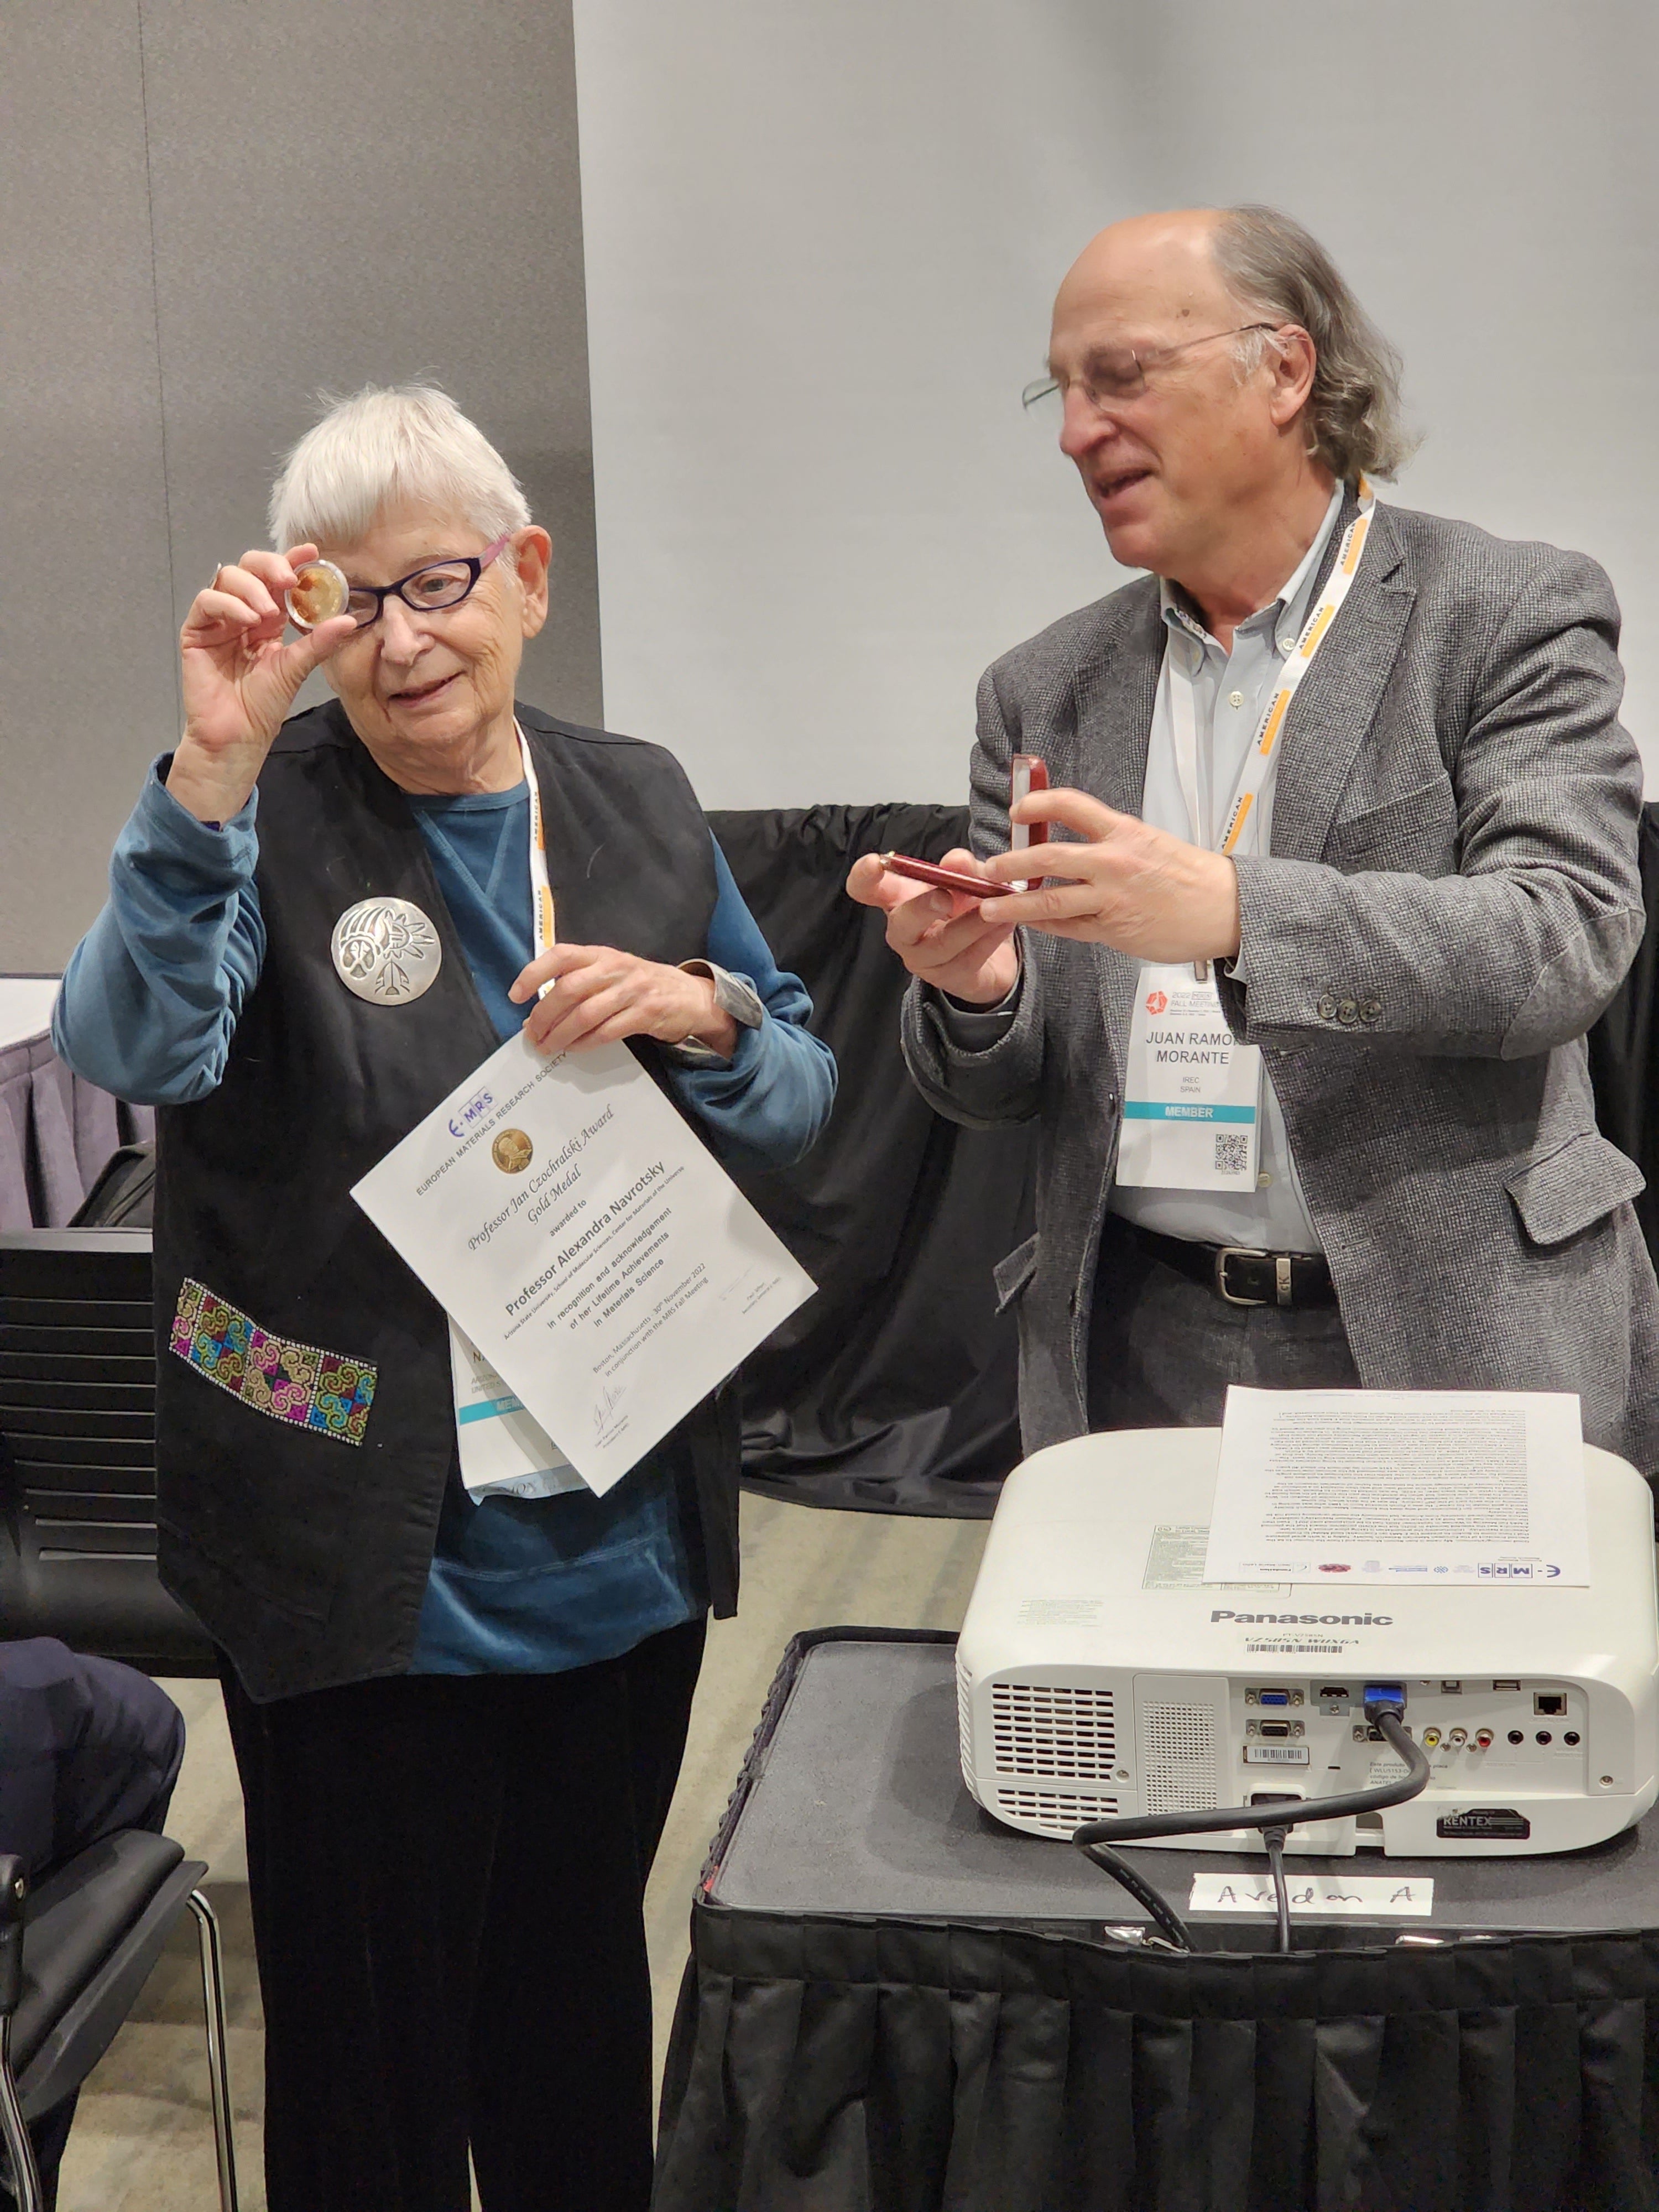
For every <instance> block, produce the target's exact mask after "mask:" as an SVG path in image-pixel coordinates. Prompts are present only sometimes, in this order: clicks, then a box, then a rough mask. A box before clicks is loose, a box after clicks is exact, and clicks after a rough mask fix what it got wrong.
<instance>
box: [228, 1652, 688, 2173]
mask: <svg viewBox="0 0 1659 2212" xmlns="http://www.w3.org/2000/svg"><path fill="white" fill-rule="evenodd" d="M703 1634H704V1624H703V1623H702V1621H701V1620H698V1621H696V1622H693V1623H690V1624H689V1625H688V1626H685V1627H684V1628H676V1629H670V1630H668V1631H667V1632H665V1633H664V1634H662V1635H659V1636H653V1637H651V1638H648V1639H647V1641H646V1642H645V1643H644V1644H641V1645H640V1646H639V1647H638V1649H637V1650H634V1651H632V1652H630V1653H629V1654H628V1655H627V1656H626V1657H624V1658H621V1659H616V1660H610V1661H606V1662H604V1663H603V1664H601V1665H598V1666H592V1667H583V1668H576V1669H574V1670H573V1671H572V1672H570V1673H568V1674H482V1675H438V1674H427V1675H405V1676H400V1677H398V1678H396V1679H394V1680H386V1681H375V1682H361V1683H353V1684H350V1685H349V1686H345V1687H343V1688H340V1689H333V1690H319V1691H316V1692H312V1693H311V1694H309V1695H307V1696H304V1697H296V1698H284V1699H278V1700H277V1701H276V1702H275V1703H274V1704H270V1705H255V1704H254V1703H253V1702H252V1699H249V1698H248V1697H247V1695H246V1692H244V1691H243V1690H242V1689H241V1687H240V1685H239V1684H238V1682H237V1680H236V1679H235V1676H234V1673H233V1672H232V1671H231V1669H230V1668H228V1666H227V1667H225V1668H224V1669H223V1679H224V1688H225V1705H226V1710H227V1712H228V1716H229V1720H230V1730H231V1738H232V1741H233V1742H234V1746H235V1751H236V1763H237V1766H238V1768H239V1770H240V1774H241V1780H242V1791H243V1796H244V1799H245V1801H246V1818H247V1846H248V1853H247V1855H248V1877H249V1882H250V1887H251V1891H252V1909H253V1932H254V1942H255V1947H256V1948H257V1951H258V1960H259V1984H260V1989H261V1991H262V1993H263V1996H264V2012H265V2176H266V2190H267V2198H268V2203H269V2205H270V2212H467V2206H468V2204H469V2202H470V2197H469V2193H468V2185H467V2152H468V2148H469V2146H470V2147H471V2154H472V2161H473V2166H474V2169H475V2171H476V2173H477V2183H478V2193H479V2197H480V2198H481V2200H482V2202H483V2205H484V2207H485V2208H486V2212H645V2207H646V2205H647V2201H648V2199H649V2197H650V2191H651V1987H650V1978H649V1974H648V1971H647V1964H646V1953H645V1929H644V1921H643V1915H642V1911H641V1900H642V1898H643V1894H644V1890H645V1881H646V1876H647V1873H648V1872H649V1870H650V1866H651V1860H652V1857H653V1853H654V1851H655V1850H656V1846H657V1842H658V1838H659V1836H660V1835H661V1833H662V1826H663V1822H664V1820H665V1817H666V1815H667V1812H668V1803H669V1800H670V1798H671V1796H672V1795H673V1790H674V1784H675V1780H676V1778H677V1777H678V1772H679V1765H680V1759H681V1755H682V1753H683V1752H684V1746H685V1731H686V1723H687V1720H688V1717H689V1716H690V1706H691V1693H692V1691H693V1689H694V1688H695V1686H696V1678H697V1669H698V1667H699V1665H700V1663H701V1662H702V1645H703Z"/></svg>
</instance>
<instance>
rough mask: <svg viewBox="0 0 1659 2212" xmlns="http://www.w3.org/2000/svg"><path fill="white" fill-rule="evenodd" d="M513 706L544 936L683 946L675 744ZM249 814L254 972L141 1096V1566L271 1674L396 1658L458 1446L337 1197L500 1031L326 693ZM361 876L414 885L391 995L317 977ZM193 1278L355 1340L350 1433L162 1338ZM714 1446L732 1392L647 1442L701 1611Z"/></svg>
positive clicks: (706, 873) (433, 1322) (730, 1574)
mask: <svg viewBox="0 0 1659 2212" xmlns="http://www.w3.org/2000/svg"><path fill="white" fill-rule="evenodd" d="M518 714H519V719H520V722H521V723H522V725H523V726H524V729H525V731H526V735H527V736H528V738H529V740H530V745H531V750H532V753H533V755H534V757H535V762H536V773H537V776H538V781H539V782H540V785H541V791H542V806H543V811H544V817H545V821H546V829H547V840H548V854H547V860H548V874H549V878H550V882H551V884H552V889H553V893H554V897H555V901H556V911H557V916H558V931H559V935H560V937H561V939H562V940H563V941H564V942H566V943H568V944H579V945H580V944H586V945H617V946H619V947H620V948H622V949H623V951H629V952H635V953H638V954H639V955H641V957H644V958H646V959H651V960H661V961H665V962H670V963H671V962H677V961H680V960H685V959H690V958H693V957H697V956H698V955H700V954H702V952H703V951H704V950H705V947H706V944H707V939H708V924H709V921H710V919H711V917H712V916H713V914H714V902H715V898H716V896H717V892H716V884H715V877H714V848H713V846H712V844H711V842H710V839H709V835H708V824H707V823H706V822H705V820H704V818H703V816H702V810H701V809H700V807H699V806H698V805H697V801H696V797H695V795H694V794H693V793H692V790H691V787H690V783H689V782H688V781H687V780H686V778H685V775H684V771H683V770H682V769H680V767H679V766H678V763H677V762H675V761H674V759H673V758H672V757H671V756H670V755H669V754H668V753H665V752H664V751H663V750H661V749H660V748H659V747H658V746H655V745H647V744H638V743H636V742H635V741H634V740H633V739H631V738H615V737H611V736H608V735H606V734H605V732H600V731H596V730H583V729H578V728H574V727H573V726H571V725H570V724H568V723H564V722H556V721H554V720H550V718H549V717H548V716H546V715H544V714H538V713H537V712H536V711H535V710H534V709H533V708H528V707H523V706H521V707H520V708H519V709H518ZM258 834H259V861H258V878H257V879H258V893H259V906H260V911H261V914H262V915H263V916H264V926H265V933H266V944H265V954H264V965H263V968H262V969H261V972H260V976H259V981H258V987H256V988H255V990H254V991H253V992H252V994H251V995H250V997H249V999H248V1001H247V1004H246V1006H245V1007H244V1008H243V1009H242V1013H241V1018H240V1020H239V1022H238V1023H237V1025H236V1031H235V1036H234V1041H233V1043H232V1046H231V1050H230V1058H229V1062H228V1066H227V1067H226V1069H225V1073H224V1079H223V1080H222V1082H221V1083H220V1085H218V1087H217V1089H216V1090H215V1091H212V1092H211V1093H210V1095H209V1096H208V1097H205V1098H203V1099H200V1100H197V1102H196V1103H193V1104H191V1105H188V1106H174V1107H169V1108H167V1109H163V1110H162V1112H161V1114H160V1115H158V1117H157V1118H158V1132H157V1137H158V1141H157V1147H156V1152H157V1176H156V1201H155V1297H156V1327H157V1339H158V1341H157V1356H156V1405H155V1426H156V1474H157V1494H158V1508H157V1519H158V1522H159V1524H160V1529H161V1546H160V1549H161V1577H162V1580H163V1581H164V1582H165V1583H166V1584H167V1588H168V1589H171V1590H172V1591H173V1594H174V1595H176V1596H177V1597H178V1598H179V1599H180V1600H181V1601H183V1603H185V1605H187V1606H188V1607H190V1609H191V1612H193V1613H195V1614H196V1615H197V1618H198V1619H199V1620H201V1622H202V1624H203V1626H204V1627H205V1628H206V1630H207V1631H208V1632H209V1634H210V1636H212V1637H213V1638H215V1640H216V1642H218V1643H219V1644H222V1645H223V1646H224V1648H225V1649H226V1650H228V1652H229V1654H230V1656H231V1658H232V1660H233V1661H234V1664H235V1667H236V1670H237V1673H238V1674H239V1675H240V1677H241V1679H242V1680H243V1681H244V1682H245V1683H246V1686H247V1688H248V1690H249V1692H250V1693H251V1694H252V1696H254V1697H256V1698H259V1699H270V1698H276V1697H284V1696H289V1695H292V1694H294V1693H295V1692H301V1691H304V1690H313V1689H320V1688H323V1687H325V1686H329V1685H331V1684H334V1683H340V1682H350V1681H358V1680H366V1679H368V1677H370V1676H374V1675H380V1674H400V1673H402V1672H404V1670H405V1669H406V1668H407V1666H408V1664H409V1659H410V1652H411V1651H412V1650H413V1648H414V1642H415V1636H416V1626H417V1623H418V1620H419V1615H420V1609H421V1603H422V1597H423V1595H424V1593H425V1589H426V1583H427V1575H428V1568H429V1566H430V1564H431V1559H432V1550H433V1544H434V1541H435V1534H436V1530H437V1524H438V1512H439V1508H440V1505H441V1502H442V1498H443V1492H444V1485H445V1482H446V1480H447V1477H448V1474H449V1470H450V1465H451V1461H452V1457H453V1452H454V1434H455V1424H454V1407H453V1397H452V1393H451V1382H450V1370H449V1348H448V1333H447V1324H446V1322H445V1318H444V1315H443V1312H442V1310H441V1308H440V1307H439V1306H438V1305H437V1304H436V1303H435V1300H434V1299H433V1298H432V1297H430V1296H429V1295H428V1292H427V1291H425V1290H424V1289H423V1288H422V1285H421V1284H420V1283H419V1282H418V1281H417V1280H416V1277H415V1276H414V1275H413V1274H412V1273H410V1270H409V1268H408V1267H405V1266H404V1262H403V1261H401V1260H400V1259H399V1258H398V1255H397V1254H396V1253H395V1252H393V1251H392V1248H391V1247H390V1245H388V1244H387V1243H386V1241H385V1239H384V1238H383V1237H381V1235H380V1231H378V1230H377V1229H375V1228H374V1226H373V1225H372V1224H371V1223H370V1222H369V1220H368V1216H367V1215H366V1214H364V1213H363V1212H362V1211H361V1209H360V1208H359V1207H358V1206H356V1204H355V1203H354V1202H353V1200H352V1199H351V1196H350V1189H351V1186H352V1184H353V1183H355V1182H357V1181H358V1179H359V1178H360V1177H361V1176H362V1175H363V1174H364V1173H365V1172H366V1171H367V1170H368V1169H369V1168H371V1167H372V1166H373V1165H374V1163H375V1162H376V1161H377V1160H379V1159H380V1158H383V1157H384V1156H385V1154H386V1152H389V1151H390V1150H391V1149H392V1146H394V1145H395V1144H397V1143H398V1140H399V1139H401V1138H402V1137H404V1135H406V1134H407V1133H408V1132H409V1130H410V1128H411V1127H413V1126H414V1125H415V1123H416V1121H419V1120H420V1119H421V1118H422V1115H425V1114H428V1113H429V1112H430V1111H431V1109H432V1108H433V1107H434V1106H435V1105H436V1104H437V1103H438V1102H439V1101H440V1100H441V1098H443V1097H446V1096H447V1094H448V1093H449V1092H450V1091H453V1089H454V1088H455V1086H456V1085H458V1084H459V1083H461V1082H463V1081H465V1079H466V1077H467V1076H468V1075H469V1074H470V1073H471V1071H472V1070H473V1069H474V1068H475V1067H476V1066H477V1065H478V1063H479V1061H480V1060H483V1059H485V1058H487V1057H488V1055H489V1054H490V1053H492V1052H494V1051H495V1049H496V1047H497V1045H498V1044H499V1042H500V1040H499V1038H498V1037H497V1036H496V1034H495V1026H494V1024H492V1022H491V1021H490V1018H489V1014H488V1013H487V1012H485V1010H484V1006H483V1002H482V1000H480V998H479V996H478V993H477V987H476V986H475V985H474V983H473V981H472V976H471V971H470V969H468V966H467V963H466V957H465V953H464V952H463V951H462V949H461V945H460V941H459V938H458V937H457V935H456V933H455V927H454V924H453V921H452V920H451V918H450V915H449V912H448V909H447V907H446V906H445V904H444V902H443V897H442V895H441V892H440V890H439V889H438V884H437V880H436V878H435V876H434V874H433V871H432V865H431V860H430V858H429V855H428V851H427V847H426V843H425V841H424V839H423V838H422V836H421V832H420V829H419V828H418V827H417V825H416V821H415V818H414V816H413V814H412V813H411V811H410V808H409V806H408V805H407V803H406V802H405V800H404V796H403V793H401V792H400V791H399V790H398V787H397V786H396V785H395V784H393V783H392V782H391V781H389V779H388V778H387V777H386V776H385V775H383V774H382V773H381V771H380V769H378V768H377V767H376V766H375V764H374V760H373V759H372V758H371V757H370V756H369V754H368V751H367V750H365V749H364V747H363V746H362V744H360V743H359V742H358V740H357V738H356V737H355V736H354V735H353V733H352V731H351V727H350V725H349V723H348V721H347V720H346V717H345V714H344V712H343V709H342V708H340V707H339V706H338V705H337V704H334V703H331V704H330V705H328V706H326V707H322V708H316V709H314V710H313V712H311V713H309V714H301V715H298V716H296V717H295V720H292V721H290V722H288V723H286V724H285V725H284V726H283V730H282V732H281V733H280V734H279V736H278V737H277V739H276V744H275V745H274V746H273V747H272V749H271V751H270V757H269V758H268V759H267V761H266V763H265V765H264V769H263V771H262V773H261V775H260V777H259V811H258ZM369 896H392V897H400V898H407V899H410V900H412V901H413V902H414V903H415V904H416V906H418V907H419V908H421V910H422V913H424V914H425V915H428V917H429V918H430V919H431V921H432V922H433V923H434V925H435V927H436V929H437V932H438V935H439V937H440V938H441V940H442V945H443V963H442V966H441V969H440V972H439V974H438V976H437V978H436V980H435V981H434V982H433V984H432V985H431V986H430V987H429V988H428V990H427V991H426V993H425V994H424V995H423V996H422V997H421V998H419V999H416V1000H412V1001H407V1002H405V1003H404V1004H402V1005H392V1006H383V1005H380V1004H376V1003H373V1002H370V1001H367V1000H362V999H359V998H357V997H356V996H355V995H354V994H352V993H351V992H349V991H348V990H347V989H346V988H345V987H344V985H343V984H342V983H341V982H340V981H339V979H338V978H337V975H335V972H334V968H333V963H332V960H331V952H330V941H331V934H332V932H333V928H334V924H335V922H336V921H337V920H338V919H339V917H340V915H342V914H343V912H344V911H345V910H346V908H348V907H349V906H351V905H353V904H354V903H355V902H356V901H358V900H359V899H362V898H367V897H369ZM638 1049H639V1055H640V1057H641V1060H643V1061H644V1062H645V1064H646V1065H647V1067H649V1068H652V1070H653V1073H656V1072H657V1070H656V1067H655V1066H654V1062H655V1054H654V1052H653V1048H651V1047H650V1046H649V1045H644V1046H641V1047H640V1048H638ZM693 1127H696V1124H695V1122H694V1123H693ZM187 1279H194V1280H195V1281H197V1282H199V1283H201V1284H204V1285H206V1287H207V1289H208V1290H209V1291H212V1292H213V1293H214V1294H215V1295H216V1297H218V1298H220V1299H222V1300H224V1301H226V1302H227V1304H228V1305H229V1306H230V1307H232V1308H234V1309H235V1310H238V1311H239V1312H240V1313H241V1314H243V1315H246V1316H248V1317H249V1319H250V1320H251V1321H252V1322H253V1323H254V1324H255V1325H256V1326H257V1327H258V1328H260V1329H262V1330H264V1331H267V1332H269V1333H270V1334H271V1335H272V1336H275V1337H279V1338H283V1339H286V1340H290V1341H291V1342H295V1343H298V1344H299V1345H301V1346H313V1347H318V1348H319V1349H320V1350H321V1351H322V1352H325V1353H333V1354H341V1355H344V1356H345V1357H346V1358H349V1359H351V1360H356V1361H365V1362H371V1363H373V1364H374V1367H375V1368H376V1370H378V1372H377V1376H376V1378H375V1381H374V1402H373V1405H372V1407H371V1408H370V1410H369V1413H368V1419H367V1422H366V1425H364V1427H363V1430H362V1443H360V1444H356V1445H354V1444H351V1443H343V1442H340V1441H338V1440H337V1438H336V1437H334V1436H332V1435H331V1434H329V1433H327V1432H326V1431H317V1430H314V1429H311V1428H307V1427H304V1426H295V1425H292V1424H290V1423H289V1422H287V1421H283V1420H280V1419H275V1418H273V1417H272V1416H271V1415H270V1413H265V1412H262V1411H258V1410H256V1408H255V1407H254V1406H253V1405H252V1404H251V1403H250V1402H248V1401H247V1399H246V1397H244V1396H238V1395H233V1394H232V1393H231V1392H230V1391H229V1390H227V1389H222V1388H220V1387H219V1386H218V1385H217V1384H216V1383H214V1382H211V1381H210V1380H208V1379H207V1377H206V1376H204V1373H203V1372H202V1371H200V1370H199V1369H197V1368H195V1367H192V1366H191V1365H190V1364H187V1363H186V1361H185V1360H184V1359H183V1358H180V1357H179V1355H178V1354H177V1353H176V1352H173V1351H172V1350H171V1349H170V1348H169V1340H170V1334H171V1329H172V1323H173V1315H174V1311H175V1307H176V1305H177V1303H178V1300H179V1296H180V1291H181V1287H182V1285H184V1284H185V1281H186V1280H187ZM228 1371H229V1370H228ZM663 1449H665V1451H666V1454H667V1456H668V1458H669V1461H670V1463H671V1467H672V1468H673V1472H674V1477H675V1480H676V1482H677V1484H678V1486H679V1489H680V1492H681V1495H682V1498H683V1502H684V1507H685V1509H686V1510H687V1513H688V1526H689V1528H690V1531H691V1533H692V1535H693V1540H694V1541H695V1540H696V1534H697V1532H698V1531H699V1530H700V1531H701V1535H702V1547H703V1552H704V1559H705V1565H706V1568H707V1571H708V1582H709V1589H710V1592H711V1595H712V1596H713V1599H714V1606H715V1609H716V1611H717V1612H721V1613H730V1612H731V1611H732V1610H733V1609H734V1607H735V1604H736V1595H737V1477H738V1431H737V1411H736V1403H735V1393H734V1392H732V1391H730V1390H727V1391H724V1392H721V1393H720V1394H718V1395H717V1396H716V1397H714V1398H713V1399H710V1400H708V1401H705V1403H704V1404H703V1405H702V1406H700V1407H697V1408H696V1411H695V1412H694V1413H691V1414H690V1415H689V1416H688V1418H687V1419H686V1420H685V1421H684V1422H683V1423H682V1424H681V1425H680V1426H679V1428H678V1429H677V1430H676V1431H674V1434H673V1437H671V1439H670V1440H669V1441H668V1443H667V1444H666V1446H665V1447H664V1448H663Z"/></svg>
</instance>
